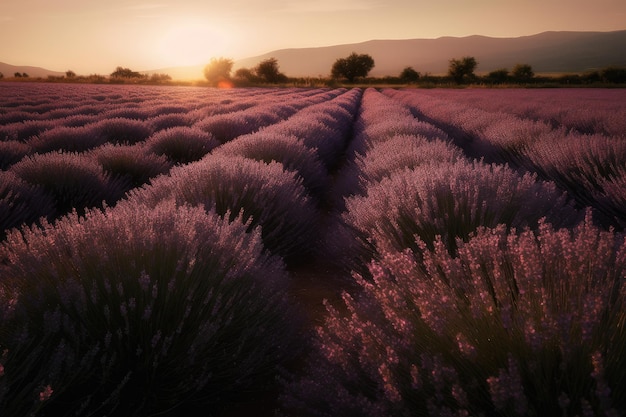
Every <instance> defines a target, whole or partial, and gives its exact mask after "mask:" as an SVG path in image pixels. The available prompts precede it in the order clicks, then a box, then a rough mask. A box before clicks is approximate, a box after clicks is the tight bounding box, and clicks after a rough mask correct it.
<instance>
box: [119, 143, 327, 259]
mask: <svg viewBox="0 0 626 417" xmlns="http://www.w3.org/2000/svg"><path fill="white" fill-rule="evenodd" d="M128 198H129V200H130V201H132V202H135V203H140V204H147V205H149V206H154V205H156V204H157V203H158V202H159V201H161V200H164V199H169V198H174V199H175V200H176V202H177V203H178V204H191V205H194V206H196V205H200V206H203V207H205V208H206V209H207V210H215V211H217V213H218V214H220V215H223V216H228V218H229V219H230V220H231V221H233V220H234V219H235V218H236V217H237V215H239V213H241V215H242V216H243V220H244V221H245V222H247V224H248V229H249V230H252V229H253V228H255V227H256V226H261V236H262V238H263V243H264V245H265V247H266V248H267V249H268V250H269V251H271V252H272V253H274V254H278V255H281V256H283V257H284V258H285V260H286V261H287V262H289V263H290V264H291V263H297V262H300V261H301V260H303V259H306V258H307V257H308V256H309V255H310V254H311V252H312V250H313V248H314V246H315V245H314V244H313V243H312V242H315V240H316V236H317V232H318V230H317V229H318V220H319V213H318V211H317V209H316V208H315V205H314V203H313V201H312V200H311V198H310V197H309V196H308V195H307V193H306V190H305V188H304V187H303V186H302V180H301V179H299V178H296V174H294V173H293V172H289V171H285V170H284V167H283V166H282V164H280V163H278V162H271V163H269V164H266V163H264V162H260V161H255V160H251V159H248V158H244V157H238V156H225V155H207V156H206V157H205V158H203V159H202V160H200V161H198V162H194V163H192V164H189V165H185V166H181V167H178V168H174V169H172V170H171V171H170V174H169V175H167V176H161V177H157V178H155V179H154V180H153V181H151V184H150V185H148V186H144V187H142V188H140V189H136V190H132V191H130V192H129V197H128Z"/></svg>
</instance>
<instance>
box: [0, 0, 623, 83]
mask: <svg viewBox="0 0 626 417" xmlns="http://www.w3.org/2000/svg"><path fill="white" fill-rule="evenodd" d="M620 29H626V1H625V0H390V1H382V0H308V1H302V0H265V1H263V0H258V1H254V0H221V1H214V0H144V1H141V0H106V1H102V0H0V62H5V63H9V64H13V65H35V66H42V67H45V68H48V69H51V70H57V71H66V70H69V69H71V70H73V71H75V72H76V73H78V74H91V73H100V74H109V73H111V72H112V71H113V70H115V67H116V66H118V65H121V66H125V67H130V68H132V69H133V70H148V69H158V68H164V67H169V66H179V65H193V64H203V63H206V62H208V61H209V59H210V58H211V57H213V56H225V57H230V58H233V59H238V58H245V57H248V56H253V55H259V54H262V53H265V52H269V51H272V50H274V49H282V48H291V47H308V46H326V45H334V44H341V43H354V42H362V41H367V40H371V39H408V38H437V37H440V36H466V35H474V34H478V35H487V36H497V37H508V36H520V35H532V34H535V33H539V32H543V31H547V30H584V31H609V30H620Z"/></svg>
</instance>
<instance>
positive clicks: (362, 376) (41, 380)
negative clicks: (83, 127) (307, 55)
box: [0, 90, 626, 416]
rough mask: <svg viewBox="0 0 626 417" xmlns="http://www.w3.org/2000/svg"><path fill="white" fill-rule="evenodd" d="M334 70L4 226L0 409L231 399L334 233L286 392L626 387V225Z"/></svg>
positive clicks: (519, 396) (524, 410)
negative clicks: (311, 86)
mask: <svg viewBox="0 0 626 417" xmlns="http://www.w3.org/2000/svg"><path fill="white" fill-rule="evenodd" d="M331 93H332V94H331V95H327V96H326V99H325V101H324V102H322V103H319V104H312V105H309V106H306V107H305V108H303V109H302V110H300V111H298V112H295V114H293V115H292V116H291V117H288V118H285V119H284V120H282V119H281V121H277V122H271V123H270V124H268V125H267V126H266V127H264V128H261V129H258V130H256V131H253V132H251V133H247V134H243V135H241V134H240V135H239V136H237V137H236V138H232V139H230V140H224V142H228V143H224V144H220V143H221V142H220V141H217V142H218V145H217V146H215V147H214V148H213V149H212V150H211V152H209V153H208V154H203V155H204V156H201V157H200V159H199V160H196V161H195V162H192V163H189V164H187V165H180V166H176V167H174V168H171V170H170V171H169V174H168V175H161V176H159V177H156V178H153V179H152V180H151V183H150V184H149V185H145V186H143V187H141V188H134V189H132V190H131V191H130V192H129V194H128V195H127V197H126V198H125V199H122V200H121V201H120V202H118V203H117V205H116V206H115V207H114V208H106V209H104V210H102V211H100V210H85V214H84V215H79V214H73V215H71V216H69V217H63V218H62V219H61V220H59V221H58V222H57V223H55V224H54V225H50V224H47V223H44V224H43V226H42V228H35V229H33V230H29V229H23V230H22V232H21V233H20V232H12V233H10V234H9V236H8V238H7V240H6V242H5V243H4V244H3V245H2V246H1V247H0V272H1V273H2V277H3V281H2V282H0V299H2V301H3V304H2V306H3V307H2V309H0V314H2V317H0V320H1V321H2V323H3V327H2V332H0V345H1V348H0V354H1V355H3V356H0V410H2V412H3V413H6V414H10V415H27V414H29V413H30V414H35V415H42V416H45V415H63V414H64V413H65V414H68V415H76V414H89V413H91V414H108V415H132V414H141V413H144V414H147V413H158V412H163V413H164V414H165V415H166V414H167V412H166V411H165V410H166V409H168V408H169V407H171V410H170V411H171V415H180V414H184V413H187V414H190V412H191V409H192V408H195V407H198V406H200V407H206V406H207V405H211V406H213V407H214V411H215V413H216V414H217V413H219V411H220V408H221V407H223V406H225V405H227V404H229V403H232V402H235V401H236V400H235V399H234V396H238V398H237V400H239V401H243V400H245V398H244V397H245V396H243V394H242V393H243V392H249V391H252V392H254V391H255V390H258V389H259V387H260V386H263V388H265V389H267V388H268V386H271V381H273V376H274V375H275V373H276V368H277V366H280V365H284V364H286V363H288V361H289V360H290V359H291V358H294V357H295V356H297V355H298V353H299V347H302V346H306V345H308V344H309V343H310V340H309V339H308V337H309V335H308V334H301V333H300V331H301V330H302V328H301V327H299V319H298V316H299V314H298V312H297V311H296V310H294V308H293V306H292V305H291V303H290V301H288V297H287V293H288V291H289V288H290V287H291V285H292V284H293V283H292V282H290V280H289V278H288V274H287V272H286V266H285V264H286V265H287V268H289V267H298V266H299V265H301V264H302V262H301V261H302V260H303V259H307V258H309V257H310V256H311V255H312V252H313V251H315V250H316V248H317V246H318V242H320V241H323V242H324V243H325V244H326V245H328V248H327V250H329V252H327V253H324V256H328V255H330V254H331V253H332V251H336V252H337V253H336V254H333V255H335V256H337V255H338V254H343V255H344V257H343V258H342V260H343V261H344V262H346V263H347V266H348V267H349V268H350V269H353V270H354V271H356V274H355V283H356V289H355V290H354V291H352V292H351V293H346V294H344V296H343V301H344V302H343V305H336V306H333V305H330V304H327V307H328V315H327V318H326V321H325V323H324V325H323V326H321V327H320V328H318V329H317V335H316V336H315V337H314V346H315V351H314V353H313V354H312V355H311V356H310V358H309V359H308V362H307V364H306V368H305V372H304V373H298V374H297V375H294V376H292V377H290V378H287V380H286V381H284V385H283V386H282V388H283V395H282V399H283V411H284V412H285V413H287V414H289V415H298V416H303V415H311V416H335V415H365V416H366V415H371V416H386V415H415V414H417V415H437V416H439V415H459V416H462V415H480V414H484V415H527V414H543V413H547V414H550V415H552V414H561V415H615V414H617V413H618V412H623V411H624V410H626V404H624V398H625V397H626V392H624V388H623V387H624V386H626V384H625V383H626V381H624V375H625V373H624V372H622V370H623V369H625V368H626V363H625V362H624V361H625V360H626V358H624V355H622V352H623V351H624V350H625V349H626V331H625V328H624V324H625V323H626V317H625V305H624V301H625V300H624V298H625V297H626V291H625V289H624V278H625V276H626V245H625V244H624V239H623V236H621V235H618V234H616V233H614V232H612V231H606V230H602V229H599V228H597V227H595V226H594V225H593V224H592V222H591V218H590V215H589V214H588V215H587V216H585V212H584V210H578V209H577V208H575V207H574V206H572V205H571V204H570V203H568V200H567V199H566V195H565V194H563V190H560V189H559V188H558V187H557V185H555V184H554V183H552V182H545V181H542V180H539V178H538V176H537V175H536V174H533V173H524V172H521V173H520V172H517V171H514V170H513V169H511V168H508V167H507V166H505V165H498V164H487V163H484V162H477V161H472V160H470V159H469V158H467V157H466V153H467V151H468V150H470V151H471V150H475V149H476V148H475V149H471V148H470V147H469V146H466V143H465V142H463V141H462V140H461V139H462V138H463V137H462V136H458V135H455V133H458V132H459V131H460V129H457V130H454V129H450V126H451V124H446V123H443V122H441V120H440V123H438V124H439V126H440V127H442V128H445V130H446V131H447V133H446V132H444V130H442V129H440V128H438V127H436V126H435V125H433V124H432V123H431V121H432V120H433V119H434V118H433V117H431V116H429V117H428V118H419V119H416V118H415V117H414V116H413V113H415V112H416V108H409V107H405V106H404V105H402V104H401V102H400V99H402V100H403V98H402V97H400V96H398V99H395V98H394V99H392V98H390V97H389V96H391V95H393V94H395V93H393V92H391V91H385V93H386V94H385V95H383V94H381V93H379V92H376V91H375V90H367V91H366V92H365V93H364V95H363V97H362V98H361V92H360V91H359V90H351V91H348V92H346V91H345V90H335V91H333V92H331ZM331 97H334V98H332V99H331ZM283 98H284V97H283ZM433 101H434V99H433ZM232 104H233V105H235V104H236V102H233V103H232ZM359 105H360V107H359ZM261 106H262V104H261ZM251 108H252V107H251ZM357 109H358V112H357ZM412 112H413V113H412ZM233 113H237V112H233ZM355 114H357V115H358V116H357V118H356V120H355V121H354V120H353V118H354V115H355ZM225 116H228V115H225ZM232 120H233V123H234V124H236V123H238V121H242V120H245V118H242V117H234V118H233V119H232ZM425 120H427V121H428V122H426V121H425ZM353 122H354V123H353ZM217 131H218V129H217V128H215V132H217ZM238 132H239V131H238ZM205 133H206V132H205ZM350 135H352V140H351V141H350V137H351V136H350ZM458 144H461V145H463V147H459V146H456V145H458ZM130 146H134V145H130ZM116 147H119V145H117V146H116ZM483 148H484V147H483ZM483 148H481V149H483ZM344 149H346V150H347V155H348V161H347V162H346V163H345V165H342V164H341V160H342V153H343V151H344ZM464 151H466V152H464ZM90 152H92V151H88V152H87V153H86V154H89V153H90ZM73 155H75V154H73ZM337 168H342V169H340V170H339V171H338V174H337V177H338V178H337V181H336V182H335V183H334V187H333V181H332V179H331V178H332V176H330V174H331V173H334V172H335V171H336V170H337ZM168 169H169V168H168ZM9 194H10V193H9ZM333 207H336V208H337V209H338V212H337V214H338V217H339V218H338V219H337V222H336V223H335V224H333V227H331V230H330V233H329V234H328V236H324V235H323V234H322V233H321V232H322V230H320V229H321V225H322V224H323V223H328V222H329V221H330V222H331V224H332V219H328V214H327V211H328V208H333ZM324 213H325V214H324ZM544 218H545V219H544ZM5 277H6V278H5ZM94 369H95V371H94ZM186 408H187V409H186Z"/></svg>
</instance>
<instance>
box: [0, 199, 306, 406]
mask: <svg viewBox="0 0 626 417" xmlns="http://www.w3.org/2000/svg"><path fill="white" fill-rule="evenodd" d="M247 229H248V226H247V225H245V224H242V223H241V222H240V220H239V219H235V221H234V222H233V223H230V222H229V221H227V220H223V219H221V218H220V217H219V216H217V215H216V214H215V213H207V212H206V211H205V210H204V209H202V208H190V207H178V208H177V207H175V204H174V203H173V202H171V201H168V202H164V203H160V204H158V205H157V206H156V207H154V208H149V207H145V206H141V205H129V204H121V205H120V206H117V207H115V208H113V209H106V210H105V211H104V212H102V211H99V210H93V211H88V212H87V213H86V215H85V217H84V218H81V217H78V216H76V215H70V216H68V217H65V218H63V219H61V220H59V221H58V222H57V223H55V224H54V225H49V224H46V225H44V226H43V228H42V229H33V230H24V231H23V232H22V233H18V232H15V233H13V234H11V235H10V236H9V237H8V239H7V241H6V242H5V244H4V245H3V246H2V247H0V253H3V254H4V255H5V256H6V257H7V259H8V262H7V263H6V264H5V265H0V271H1V272H2V278H3V279H2V281H1V282H0V300H1V301H0V306H1V307H0V320H1V321H2V332H0V347H1V348H2V352H4V353H3V356H0V363H1V365H2V366H1V367H0V369H1V370H2V375H1V376H0V413H1V414H2V415H7V416H8V415H13V416H25V415H34V414H36V415H46V416H57V415H108V416H120V417H122V416H130V415H157V414H168V415H171V413H172V412H174V411H176V412H177V413H181V414H184V415H193V414H194V413H197V412H198V410H199V409H203V410H205V411H206V410H207V409H209V410H211V412H214V413H217V414H221V413H223V412H224V411H225V410H228V407H229V406H231V405H232V404H234V403H235V402H243V401H245V400H246V396H247V395H249V393H254V392H255V391H256V392H259V391H260V392H264V391H265V390H267V389H268V388H269V387H270V386H271V385H272V381H273V379H274V377H275V374H276V372H277V367H278V366H280V365H281V364H284V363H285V360H287V359H289V358H291V357H292V356H293V354H294V352H297V349H296V345H295V343H294V342H295V340H296V339H295V335H296V333H295V330H296V323H297V321H295V320H293V319H294V314H293V309H292V308H291V307H290V306H289V305H288V304H287V302H286V288H287V280H288V275H287V274H286V272H285V270H284V267H283V264H282V262H281V261H280V260H279V259H278V258H270V257H268V256H267V255H265V254H263V246H262V243H261V239H260V236H259V233H258V231H257V230H254V231H247ZM7 306H8V307H7ZM259 387H261V388H259ZM194 408H196V409H195V410H194ZM192 410H193V412H192Z"/></svg>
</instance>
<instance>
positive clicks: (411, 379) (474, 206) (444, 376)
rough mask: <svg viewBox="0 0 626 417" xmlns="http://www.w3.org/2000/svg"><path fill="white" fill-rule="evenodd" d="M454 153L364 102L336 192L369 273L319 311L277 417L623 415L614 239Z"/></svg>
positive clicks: (377, 100)
mask: <svg viewBox="0 0 626 417" xmlns="http://www.w3.org/2000/svg"><path fill="white" fill-rule="evenodd" d="M453 142H454V141H453V140H452V138H450V137H448V136H447V135H446V133H444V132H443V131H441V130H439V129H437V128H436V127H434V126H432V125H429V124H427V123H424V122H420V121H418V120H416V119H415V118H414V117H413V116H412V114H411V112H410V111H409V109H408V108H407V107H405V106H403V105H402V104H401V103H400V102H399V101H395V100H392V99H390V98H388V97H386V96H384V95H383V94H381V93H379V92H376V91H374V90H367V91H366V92H365V94H364V97H363V100H362V106H361V110H360V113H359V117H358V119H357V121H356V124H355V137H354V140H353V142H352V143H351V146H350V150H351V151H352V152H353V157H352V159H351V160H352V163H351V164H349V165H348V167H347V168H346V169H345V171H344V175H345V180H344V181H342V182H341V189H343V190H345V191H344V194H345V195H348V196H349V197H348V198H347V199H346V202H345V207H346V211H345V212H344V215H343V219H344V221H345V224H346V226H347V227H346V229H347V230H348V233H347V234H348V235H350V234H351V235H352V240H353V242H355V244H353V245H352V248H353V254H355V255H356V256H357V257H359V258H360V259H361V260H366V259H368V258H369V259H372V262H371V263H370V264H369V268H368V269H363V268H361V269H359V272H360V273H359V274H355V280H356V283H357V286H358V288H359V290H360V291H358V292H352V293H344V295H343V305H341V306H333V305H330V304H327V309H328V316H327V318H326V321H325V323H324V325H323V326H321V327H319V328H318V329H317V337H316V339H315V342H316V343H315V346H316V351H315V353H313V355H311V357H310V359H309V361H308V364H307V367H306V372H305V374H304V375H301V376H296V377H294V378H293V379H292V380H291V381H290V382H288V383H287V389H286V392H285V393H284V396H283V400H284V405H285V407H286V409H287V410H289V411H290V412H292V413H293V415H300V416H301V415H307V416H309V415H310V416H329V417H330V416H337V415H358V416H377V417H378V416H391V415H393V416H409V415H431V416H469V415H520V416H522V415H585V416H587V415H607V416H608V415H619V412H620V411H621V412H623V411H624V410H626V403H625V398H626V392H625V391H624V386H625V385H624V384H625V383H626V380H625V373H624V369H626V358H625V357H624V355H623V352H624V349H625V348H626V331H625V330H626V328H625V326H624V323H625V319H626V290H625V284H624V278H625V277H626V243H625V242H624V237H623V236H621V235H617V234H615V233H613V232H607V231H606V230H603V229H600V228H597V227H595V226H594V225H593V224H592V221H591V218H590V214H587V216H586V217H585V218H584V219H580V216H581V214H583V215H584V213H579V212H578V211H577V210H576V209H574V208H573V207H572V206H571V205H570V204H568V202H567V200H566V198H565V195H564V194H563V193H562V191H560V190H559V189H558V188H557V187H556V186H555V184H553V183H551V182H544V181H541V180H539V179H538V178H537V176H536V175H535V174H529V173H525V174H520V173H517V172H516V171H514V170H512V169H510V168H508V167H506V166H503V165H495V164H492V165H490V164H486V163H484V162H477V161H470V160H468V159H467V158H466V157H465V156H464V154H463V152H462V151H461V149H460V148H458V147H456V146H454V144H453ZM344 246H350V245H348V244H346V245H344ZM353 256H354V255H353ZM618 410H619V411H618Z"/></svg>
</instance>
